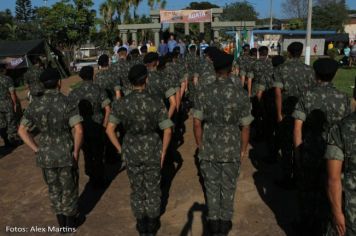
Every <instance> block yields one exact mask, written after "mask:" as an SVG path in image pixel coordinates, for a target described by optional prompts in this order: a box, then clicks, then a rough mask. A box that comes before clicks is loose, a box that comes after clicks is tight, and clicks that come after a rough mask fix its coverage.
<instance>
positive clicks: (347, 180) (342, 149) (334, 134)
mask: <svg viewBox="0 0 356 236" xmlns="http://www.w3.org/2000/svg"><path fill="white" fill-rule="evenodd" d="M325 158H326V159H328V160H339V161H342V162H343V163H344V168H343V174H344V177H343V192H344V198H343V212H344V214H345V222H346V234H345V235H346V236H355V235H356V196H355V191H356V113H355V112H354V113H352V114H351V115H350V116H348V117H346V118H345V119H343V120H342V121H341V122H339V123H338V124H336V125H334V126H333V127H332V128H331V129H330V132H329V136H328V147H327V150H326V154H325ZM330 235H336V234H330Z"/></svg>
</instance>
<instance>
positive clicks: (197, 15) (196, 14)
mask: <svg viewBox="0 0 356 236" xmlns="http://www.w3.org/2000/svg"><path fill="white" fill-rule="evenodd" d="M160 17H161V23H198V22H211V19H212V13H211V10H179V11H165V10H161V11H160Z"/></svg>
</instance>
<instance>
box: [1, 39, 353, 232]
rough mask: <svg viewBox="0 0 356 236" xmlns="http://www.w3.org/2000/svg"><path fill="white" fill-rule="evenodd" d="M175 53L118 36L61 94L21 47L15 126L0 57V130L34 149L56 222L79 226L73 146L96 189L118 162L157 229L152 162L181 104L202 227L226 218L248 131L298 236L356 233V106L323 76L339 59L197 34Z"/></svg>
mask: <svg viewBox="0 0 356 236" xmlns="http://www.w3.org/2000/svg"><path fill="white" fill-rule="evenodd" d="M179 52H180V51H179V47H177V48H174V49H173V50H172V52H170V53H168V54H167V55H166V56H164V57H160V56H159V55H158V54H157V53H155V52H149V53H147V48H146V47H145V46H143V47H141V49H140V50H138V49H134V50H132V51H130V52H128V50H127V48H125V47H121V48H119V49H118V51H117V62H116V63H110V59H109V56H108V55H105V54H104V55H101V56H100V58H99V59H98V71H97V72H96V73H95V71H94V68H93V67H90V66H86V67H83V68H82V69H81V70H80V72H79V77H80V78H81V79H82V82H81V83H80V85H79V86H76V88H74V89H73V90H72V91H71V92H70V93H69V95H68V96H65V95H63V94H62V93H61V92H60V82H61V77H60V74H59V72H58V71H57V70H56V69H53V68H46V69H44V68H43V66H42V65H41V61H40V60H39V58H35V57H34V58H31V64H32V67H31V69H29V70H28V72H27V73H26V74H25V76H24V78H25V82H26V84H27V85H28V89H29V95H30V104H29V106H28V107H27V108H26V110H25V111H24V113H23V117H22V119H21V122H20V124H19V125H17V124H16V119H15V117H14V114H15V112H16V107H17V106H16V103H17V101H16V94H15V92H14V85H13V83H12V80H11V78H9V77H7V76H6V75H5V74H6V68H5V66H4V65H1V71H0V72H1V74H0V96H1V103H0V134H1V137H2V138H3V140H4V143H5V145H6V146H11V145H13V144H12V143H13V140H16V136H17V135H19V136H20V137H21V139H22V140H23V142H24V143H25V144H27V145H28V146H29V147H30V148H31V149H32V150H33V151H34V152H35V153H36V158H37V159H36V160H37V161H36V163H37V166H38V167H40V168H41V169H42V173H43V178H44V181H45V183H46V184H47V186H48V192H49V197H50V200H51V205H52V208H53V211H54V212H55V214H56V216H57V220H58V224H59V227H60V228H61V229H62V230H61V232H62V233H67V232H73V231H74V230H75V227H77V225H78V221H77V216H78V214H79V212H78V187H79V186H78V178H79V175H78V164H77V162H78V158H79V152H80V150H82V151H83V154H84V160H85V173H86V174H87V175H88V176H89V178H90V183H91V184H93V186H95V187H97V188H103V187H105V186H108V184H109V180H108V179H107V178H106V173H105V165H106V164H110V163H112V162H115V161H117V160H119V161H121V162H123V163H124V164H123V168H126V172H127V175H128V178H129V181H130V186H131V195H130V201H131V209H132V212H133V215H134V216H135V218H136V220H137V221H136V228H137V231H138V233H139V235H141V236H152V235H156V233H157V232H158V230H159V228H160V216H161V214H162V202H161V201H162V200H161V195H162V190H161V189H162V186H161V185H162V183H161V178H162V173H163V172H162V168H164V166H165V165H164V163H165V161H166V160H167V159H168V158H170V155H171V153H172V149H177V148H178V147H179V144H180V140H181V139H182V136H183V134H184V129H183V128H182V126H184V121H185V118H184V117H186V116H185V115H187V114H188V113H189V112H190V114H191V115H192V117H193V132H194V136H195V141H196V145H197V146H196V147H197V154H198V155H197V157H198V166H197V167H198V171H199V174H200V175H201V177H202V179H203V189H204V196H205V201H206V206H207V209H208V214H207V229H208V232H209V234H210V235H212V236H223V235H228V234H229V231H230V230H231V228H232V225H233V223H232V217H233V211H234V199H235V192H236V183H237V180H238V177H239V173H240V167H241V163H242V161H243V160H244V159H245V158H248V156H249V155H248V152H249V144H251V145H253V144H254V143H256V142H265V143H267V146H268V152H267V155H266V156H265V157H263V161H265V162H266V163H267V164H270V163H278V164H280V168H281V173H282V175H281V176H280V179H278V180H277V181H276V184H277V185H278V186H279V187H280V188H283V189H296V192H297V197H298V208H299V209H300V211H299V218H298V219H296V220H297V226H298V227H297V229H298V232H299V233H300V235H356V228H355V225H356V200H355V199H356V194H355V192H356V187H355V186H356V177H355V173H356V156H355V155H356V120H355V119H356V116H355V112H352V104H351V99H350V98H349V97H348V96H347V95H346V94H344V93H342V92H340V91H338V90H337V89H336V88H335V87H334V86H333V84H332V80H333V78H334V76H335V74H336V72H337V70H338V64H337V62H335V61H334V60H332V59H327V58H323V59H318V60H317V61H316V62H315V63H314V64H313V67H310V66H307V65H305V64H304V63H303V62H302V61H301V59H300V57H301V56H302V52H303V45H302V44H301V43H297V42H294V43H291V44H290V45H289V46H288V58H283V57H282V56H274V57H271V56H269V55H268V53H269V50H268V48H267V47H263V46H262V47H260V48H258V49H256V48H250V46H249V45H245V46H244V47H243V53H242V55H241V56H240V57H239V58H238V59H237V60H235V59H234V57H233V56H232V55H229V54H227V53H225V52H223V51H221V50H220V49H219V48H217V47H214V46H211V47H208V48H206V49H205V50H204V53H203V55H204V57H202V58H201V57H200V56H199V55H197V49H196V47H195V45H192V46H191V47H189V48H188V54H187V55H186V56H185V57H184V58H182V57H181V56H180V53H179ZM355 93H356V91H355ZM355 97H356V94H354V98H355ZM17 130H18V132H16V131H17ZM33 130H38V131H39V133H40V136H39V139H35V138H34V132H33ZM250 131H251V132H250ZM17 133H18V134H17ZM172 144H174V145H172ZM342 176H343V177H342Z"/></svg>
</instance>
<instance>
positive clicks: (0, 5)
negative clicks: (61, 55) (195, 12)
mask: <svg viewBox="0 0 356 236" xmlns="http://www.w3.org/2000/svg"><path fill="white" fill-rule="evenodd" d="M15 2H16V0H0V10H4V9H7V8H8V9H10V10H11V11H12V12H13V13H14V11H15ZM56 2H58V0H47V4H48V5H51V4H54V3H56ZM93 2H94V9H96V10H97V9H98V8H99V6H100V4H101V3H102V2H104V0H93ZM190 2H194V1H190V0H167V6H166V10H179V9H182V8H185V7H186V6H188V5H189V3H190ZM196 2H200V1H198V0H196ZM209 2H211V3H213V4H216V5H218V6H221V7H223V6H224V5H225V4H229V3H232V2H236V0H210V1H209ZM248 2H250V3H251V4H252V5H253V6H254V7H255V9H256V10H257V12H258V13H259V17H260V18H266V17H269V9H270V8H269V4H270V0H248ZM282 2H283V0H273V16H274V17H277V18H284V17H285V15H284V14H283V12H282V11H281V4H282ZM346 2H347V5H348V7H349V9H356V0H347V1H346ZM32 6H45V0H32ZM138 13H139V14H146V15H149V8H148V6H147V0H143V2H142V3H141V5H140V7H139V9H138Z"/></svg>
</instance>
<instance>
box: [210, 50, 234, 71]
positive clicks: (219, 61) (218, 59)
mask: <svg viewBox="0 0 356 236" xmlns="http://www.w3.org/2000/svg"><path fill="white" fill-rule="evenodd" d="M212 59H213V62H214V68H215V71H219V70H223V69H225V68H229V67H231V66H232V63H233V61H234V56H233V55H230V54H227V53H225V52H221V51H220V52H215V53H213V54H212Z"/></svg>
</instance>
